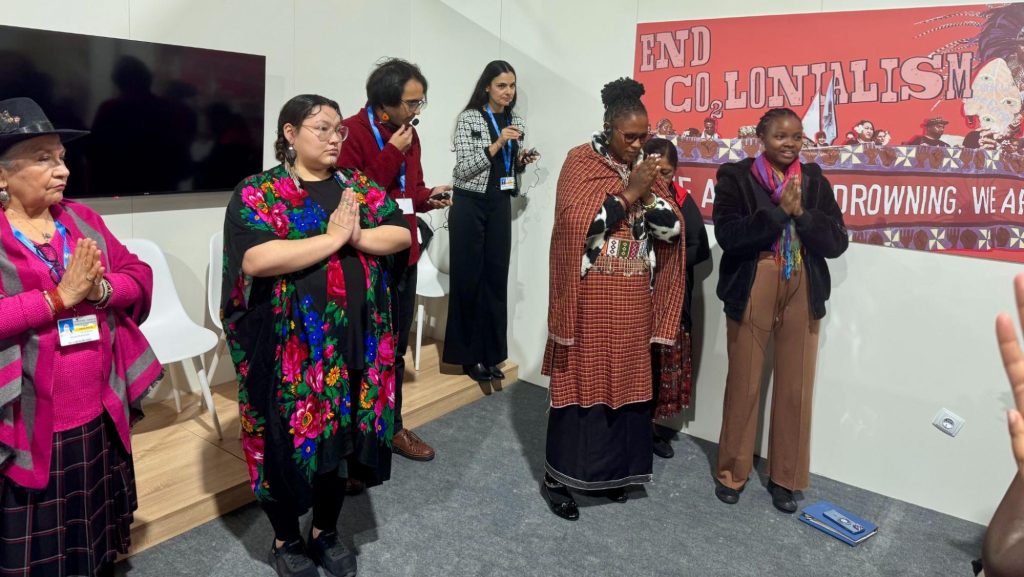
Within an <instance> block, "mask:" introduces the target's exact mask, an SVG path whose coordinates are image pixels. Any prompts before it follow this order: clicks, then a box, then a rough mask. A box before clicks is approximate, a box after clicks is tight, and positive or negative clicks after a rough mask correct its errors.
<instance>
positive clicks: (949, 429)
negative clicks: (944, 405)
mask: <svg viewBox="0 0 1024 577" xmlns="http://www.w3.org/2000/svg"><path fill="white" fill-rule="evenodd" d="M932 424H933V425H935V428H936V429H938V430H940V431H942V432H943V433H946V434H947V435H949V436H950V437H955V436H956V435H957V433H959V432H960V429H962V428H963V427H964V420H963V418H961V417H960V416H959V415H957V414H956V413H954V412H953V411H950V410H949V409H939V412H938V413H936V414H935V418H934V419H932Z"/></svg>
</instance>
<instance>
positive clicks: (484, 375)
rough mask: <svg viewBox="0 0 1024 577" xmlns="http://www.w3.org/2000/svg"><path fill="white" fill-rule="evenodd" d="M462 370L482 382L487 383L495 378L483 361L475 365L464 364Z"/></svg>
mask: <svg viewBox="0 0 1024 577" xmlns="http://www.w3.org/2000/svg"><path fill="white" fill-rule="evenodd" d="M462 371H463V372H464V373H466V374H467V375H469V378H471V379H473V380H474V381H477V382H480V383H486V382H488V381H490V380H491V379H493V378H494V376H493V375H491V371H490V370H488V369H487V367H485V366H484V364H483V363H477V364H475V365H462Z"/></svg>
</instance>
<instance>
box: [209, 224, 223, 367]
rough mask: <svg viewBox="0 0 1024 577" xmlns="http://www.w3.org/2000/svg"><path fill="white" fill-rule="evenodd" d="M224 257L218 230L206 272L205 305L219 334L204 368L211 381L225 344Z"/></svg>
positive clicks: (211, 243)
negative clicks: (222, 311)
mask: <svg viewBox="0 0 1024 577" xmlns="http://www.w3.org/2000/svg"><path fill="white" fill-rule="evenodd" d="M223 258H224V233H223V232H218V233H215V234H214V235H213V236H211V237H210V268H209V270H207V272H206V307H207V309H209V311H210V319H211V320H213V324H214V325H216V327H217V330H218V331H219V332H220V334H219V335H218V337H217V346H216V347H214V349H213V358H211V359H210V366H209V367H207V369H206V381H207V382H208V383H212V382H213V374H214V372H216V370H217V364H218V363H219V362H220V352H221V349H223V348H224V346H225V345H227V340H226V339H225V338H224V326H223V325H221V322H220V289H221V285H222V284H223V281H224V277H223V276H222V275H221V268H222V266H223V262H222V261H223Z"/></svg>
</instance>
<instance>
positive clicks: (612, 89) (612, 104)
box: [601, 77, 647, 124]
mask: <svg viewBox="0 0 1024 577" xmlns="http://www.w3.org/2000/svg"><path fill="white" fill-rule="evenodd" d="M643 95H644V85H643V84H640V83H639V82H637V81H636V80H633V79H632V78H625V77H623V78H619V79H618V80H612V81H611V82H609V83H608V84H605V85H604V88H602V89H601V102H602V103H603V104H604V121H605V122H607V123H609V124H611V123H612V122H614V121H615V120H617V119H619V118H622V117H624V116H629V115H631V114H643V115H644V116H647V108H645V107H644V103H643V102H641V101H640V97H641V96H643Z"/></svg>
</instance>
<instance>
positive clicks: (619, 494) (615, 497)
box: [604, 487, 629, 503]
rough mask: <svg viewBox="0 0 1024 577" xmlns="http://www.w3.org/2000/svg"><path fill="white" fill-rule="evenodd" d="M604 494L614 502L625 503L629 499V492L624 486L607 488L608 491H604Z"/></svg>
mask: <svg viewBox="0 0 1024 577" xmlns="http://www.w3.org/2000/svg"><path fill="white" fill-rule="evenodd" d="M604 496H605V497H608V498H609V499H611V500H612V501H615V502H616V503H625V502H626V501H629V493H628V492H627V491H626V488H625V487H619V488H618V489H609V490H608V491H606V492H605V494H604Z"/></svg>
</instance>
